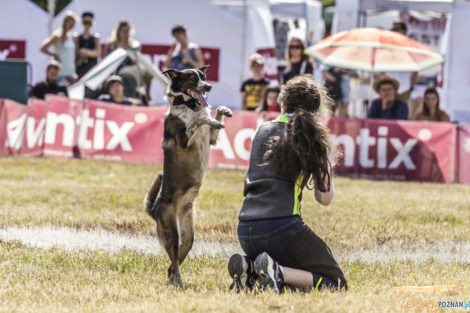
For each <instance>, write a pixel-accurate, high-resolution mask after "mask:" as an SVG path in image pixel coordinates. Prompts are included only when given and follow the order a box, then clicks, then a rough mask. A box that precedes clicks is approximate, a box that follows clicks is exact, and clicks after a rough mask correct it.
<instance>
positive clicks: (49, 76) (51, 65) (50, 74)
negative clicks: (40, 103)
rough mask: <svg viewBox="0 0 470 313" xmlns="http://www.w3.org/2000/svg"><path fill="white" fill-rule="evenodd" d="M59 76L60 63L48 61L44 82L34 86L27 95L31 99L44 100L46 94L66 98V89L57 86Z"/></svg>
mask: <svg viewBox="0 0 470 313" xmlns="http://www.w3.org/2000/svg"><path fill="white" fill-rule="evenodd" d="M59 75H60V63H59V62H57V61H56V60H50V61H49V62H48V63H47V67H46V80H45V81H43V82H40V83H37V84H36V85H34V87H33V88H32V89H31V91H30V93H29V97H31V98H39V99H43V100H44V96H45V95H46V94H48V93H50V94H55V95H63V96H68V94H67V88H66V87H65V86H59V85H58V84H57V82H58V80H59Z"/></svg>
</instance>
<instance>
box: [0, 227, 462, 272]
mask: <svg viewBox="0 0 470 313" xmlns="http://www.w3.org/2000/svg"><path fill="white" fill-rule="evenodd" d="M0 241H19V242H21V243H22V244H23V245H25V246H28V247H34V248H40V249H50V248H59V249H65V250H68V251H77V250H101V251H103V252H122V251H123V250H130V251H135V252H137V253H145V254H151V255H159V254H162V253H164V251H163V249H162V247H161V246H160V245H159V244H158V240H157V238H156V237H152V236H137V235H126V234H121V233H115V232H109V231H105V230H100V229H95V230H74V229H72V228H68V227H7V228H3V229H0ZM332 250H333V251H334V253H335V256H336V257H337V259H338V261H340V262H348V263H353V262H363V263H375V262H379V263H387V262H394V261H413V262H418V263H421V262H426V261H428V260H435V261H438V262H441V263H448V262H459V263H469V262H470V242H451V241H448V242H444V241H440V242H434V243H424V242H422V243H420V242H418V243H414V244H413V245H411V246H404V245H403V244H400V243H395V244H386V245H382V246H375V247H372V248H368V249H354V250H348V251H345V250H338V249H335V248H334V247H332ZM237 252H238V253H239V252H241V248H240V247H239V246H238V244H235V243H220V242H214V241H213V242H211V241H202V240H196V241H195V243H194V246H193V249H192V250H191V252H190V255H189V256H190V257H199V256H205V257H216V256H220V257H226V258H228V257H229V256H230V255H232V254H233V253H237Z"/></svg>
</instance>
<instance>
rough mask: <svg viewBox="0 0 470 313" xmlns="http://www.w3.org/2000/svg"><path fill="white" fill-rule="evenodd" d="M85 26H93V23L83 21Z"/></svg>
mask: <svg viewBox="0 0 470 313" xmlns="http://www.w3.org/2000/svg"><path fill="white" fill-rule="evenodd" d="M82 23H83V25H92V24H93V23H92V22H91V21H83V22H82Z"/></svg>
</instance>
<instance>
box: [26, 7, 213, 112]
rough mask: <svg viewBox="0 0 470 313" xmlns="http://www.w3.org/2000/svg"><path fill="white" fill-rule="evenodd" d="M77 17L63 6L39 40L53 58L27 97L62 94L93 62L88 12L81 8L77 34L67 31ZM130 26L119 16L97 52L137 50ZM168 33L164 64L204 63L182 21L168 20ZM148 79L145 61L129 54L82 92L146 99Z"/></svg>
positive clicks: (117, 99) (127, 101)
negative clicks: (59, 20) (59, 17)
mask: <svg viewBox="0 0 470 313" xmlns="http://www.w3.org/2000/svg"><path fill="white" fill-rule="evenodd" d="M78 20H79V18H78V16H77V15H76V14H75V13H73V12H71V11H68V12H66V13H65V15H64V17H63V19H62V25H61V27H60V28H59V29H57V30H55V31H54V32H53V33H52V34H51V35H50V36H49V37H48V38H46V39H45V40H44V42H43V43H42V44H41V47H40V51H41V52H42V53H44V54H46V55H48V56H51V57H52V58H53V59H52V60H51V61H50V62H49V63H48V64H47V67H46V79H45V80H44V81H42V82H40V83H38V84H36V85H35V86H33V88H32V89H31V91H30V97H34V98H39V99H44V96H45V95H46V94H48V93H50V94H60V95H65V96H67V87H68V86H70V85H71V84H73V83H74V82H76V81H77V80H79V79H80V78H81V77H83V76H84V75H85V74H86V73H87V72H88V71H90V70H91V69H92V68H93V67H95V66H96V65H97V64H98V59H99V58H100V57H101V55H102V51H101V44H100V35H99V34H97V33H93V32H92V31H91V29H92V27H93V24H94V14H93V12H90V11H87V12H83V13H82V16H81V23H82V28H83V30H82V32H81V33H80V34H72V32H71V31H72V29H73V28H74V27H75V24H76V23H77V21H78ZM133 32H134V30H133V28H132V25H131V23H130V22H129V21H128V20H126V19H122V20H120V21H119V22H118V24H117V26H116V27H115V28H114V30H113V31H112V33H111V35H110V37H109V39H108V41H107V43H106V45H105V48H104V53H103V56H104V57H106V56H108V55H109V54H110V53H112V52H113V51H114V50H116V49H118V48H122V49H124V50H127V51H129V50H132V49H136V50H139V49H140V43H139V42H138V41H137V40H135V39H134V38H133V37H132V35H133ZM171 34H172V35H173V37H174V39H175V42H174V44H173V45H172V46H171V47H170V49H169V50H168V54H167V59H166V62H165V64H164V66H165V67H166V68H175V69H178V70H183V69H186V68H193V67H201V66H203V65H204V60H203V57H202V52H201V49H200V48H199V47H198V45H197V44H195V43H193V42H190V41H189V38H188V35H187V31H186V28H185V27H184V25H176V26H174V27H173V29H172V30H171ZM151 81H152V76H151V74H150V73H149V72H148V70H147V69H146V68H145V66H143V65H142V64H140V63H139V62H136V60H135V58H134V57H133V55H132V54H129V55H128V56H127V57H126V58H125V59H124V60H123V61H122V62H121V64H119V66H118V67H117V69H116V70H115V72H114V73H112V75H111V76H110V77H108V79H107V80H106V81H105V82H104V83H103V85H102V87H101V88H100V89H99V90H89V89H87V90H86V91H85V96H86V97H88V98H95V99H99V100H102V101H109V102H114V103H118V104H124V105H148V104H149V103H150V100H151V98H150V86H151ZM140 87H144V89H145V93H142V92H141V91H140V90H141V88H140Z"/></svg>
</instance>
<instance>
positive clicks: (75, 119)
mask: <svg viewBox="0 0 470 313" xmlns="http://www.w3.org/2000/svg"><path fill="white" fill-rule="evenodd" d="M46 99H47V101H48V112H47V116H46V132H45V135H44V155H45V156H56V157H66V158H67V157H68V158H70V157H73V156H78V155H79V152H78V147H77V138H78V132H79V124H80V118H79V116H80V112H81V109H82V105H83V103H82V102H81V101H77V100H72V99H69V98H67V97H63V96H57V95H46Z"/></svg>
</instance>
